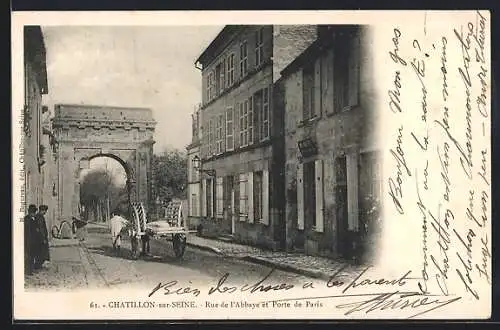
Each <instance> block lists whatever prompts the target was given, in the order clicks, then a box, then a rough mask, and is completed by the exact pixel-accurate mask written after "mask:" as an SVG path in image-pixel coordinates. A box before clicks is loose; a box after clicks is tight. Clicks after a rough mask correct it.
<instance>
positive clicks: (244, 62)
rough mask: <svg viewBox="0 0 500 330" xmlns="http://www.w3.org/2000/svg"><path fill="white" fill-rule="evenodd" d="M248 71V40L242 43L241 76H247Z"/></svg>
mask: <svg viewBox="0 0 500 330" xmlns="http://www.w3.org/2000/svg"><path fill="white" fill-rule="evenodd" d="M247 73H248V50H247V42H246V41H243V42H242V43H241V44H240V77H244V76H246V74H247Z"/></svg>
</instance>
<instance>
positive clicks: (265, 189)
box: [262, 170, 269, 225]
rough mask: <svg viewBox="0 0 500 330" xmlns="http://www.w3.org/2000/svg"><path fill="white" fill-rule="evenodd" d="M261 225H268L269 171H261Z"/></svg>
mask: <svg viewBox="0 0 500 330" xmlns="http://www.w3.org/2000/svg"><path fill="white" fill-rule="evenodd" d="M262 223H263V224H265V225H269V171H268V170H264V171H262Z"/></svg>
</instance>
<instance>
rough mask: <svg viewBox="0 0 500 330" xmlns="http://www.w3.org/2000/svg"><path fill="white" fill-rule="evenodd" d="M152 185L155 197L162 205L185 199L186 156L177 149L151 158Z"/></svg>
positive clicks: (165, 151) (167, 150)
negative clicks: (174, 199) (175, 199)
mask: <svg viewBox="0 0 500 330" xmlns="http://www.w3.org/2000/svg"><path fill="white" fill-rule="evenodd" d="M152 169H153V184H154V189H155V195H156V196H157V197H158V198H159V199H160V201H161V202H162V203H168V202H169V201H171V200H172V198H181V199H185V198H186V193H187V192H186V188H187V170H188V168H187V155H186V153H185V152H183V151H180V150H178V149H165V150H164V151H163V152H162V153H160V154H158V155H154V156H153V166H152Z"/></svg>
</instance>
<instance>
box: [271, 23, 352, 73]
mask: <svg viewBox="0 0 500 330" xmlns="http://www.w3.org/2000/svg"><path fill="white" fill-rule="evenodd" d="M321 27H322V28H324V30H322V31H320V35H318V38H317V39H316V40H315V41H314V42H313V43H312V44H310V45H309V47H307V48H306V49H305V50H304V51H303V52H302V53H300V55H299V56H297V57H296V58H295V59H294V60H293V61H292V62H290V64H288V65H287V66H286V67H285V68H284V69H283V70H281V72H280V74H281V77H280V79H281V78H283V77H286V76H288V75H290V74H292V73H294V72H295V71H297V70H298V69H300V68H302V67H303V66H304V65H305V64H307V63H311V61H310V59H311V57H313V58H316V57H318V56H320V55H321V54H322V53H323V52H324V51H325V50H327V49H330V48H331V47H333V42H334V39H333V38H332V37H333V35H334V34H336V33H344V32H345V31H351V30H352V29H353V28H358V26H356V25H334V26H327V25H325V26H321ZM332 32H333V33H332Z"/></svg>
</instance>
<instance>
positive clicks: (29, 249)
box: [24, 204, 37, 275]
mask: <svg viewBox="0 0 500 330" xmlns="http://www.w3.org/2000/svg"><path fill="white" fill-rule="evenodd" d="M36 209H37V208H36V205H35V204H30V205H29V206H28V214H27V215H26V216H25V217H24V272H25V273H26V274H27V275H32V274H33V268H34V266H35V258H34V253H33V252H34V249H33V245H34V244H33V238H34V237H35V236H36V221H35V215H36Z"/></svg>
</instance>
